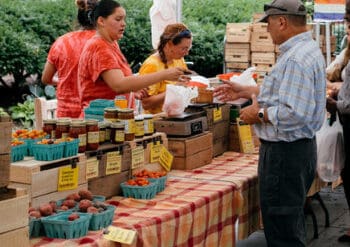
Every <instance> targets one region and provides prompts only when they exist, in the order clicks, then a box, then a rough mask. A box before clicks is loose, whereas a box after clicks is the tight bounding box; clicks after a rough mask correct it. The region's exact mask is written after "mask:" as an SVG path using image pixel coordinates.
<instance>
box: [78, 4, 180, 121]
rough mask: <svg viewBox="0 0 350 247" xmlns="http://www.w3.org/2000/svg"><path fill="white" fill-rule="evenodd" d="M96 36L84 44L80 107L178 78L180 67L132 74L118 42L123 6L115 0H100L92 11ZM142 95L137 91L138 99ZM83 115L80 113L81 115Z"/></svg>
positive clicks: (80, 69) (121, 33)
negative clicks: (146, 73) (150, 72)
mask: <svg viewBox="0 0 350 247" xmlns="http://www.w3.org/2000/svg"><path fill="white" fill-rule="evenodd" d="M92 18H93V21H94V23H95V26H96V30H97V31H96V35H95V36H94V37H93V38H91V39H90V40H89V41H88V42H87V43H86V45H85V47H84V50H83V52H82V54H81V57H80V61H79V69H78V85H79V96H80V101H81V104H82V107H83V108H84V107H87V106H88V105H89V102H90V101H91V100H94V99H114V98H115V96H116V95H119V94H125V93H129V92H132V91H137V90H140V89H143V88H145V87H148V86H149V85H151V84H153V83H156V82H158V81H162V80H178V79H179V77H180V76H181V75H183V74H184V71H183V69H182V68H178V67H176V68H170V69H167V70H163V71H160V72H157V73H153V74H148V75H142V76H133V75H132V71H131V69H130V66H129V64H128V62H127V60H126V58H125V57H124V55H123V53H122V52H121V50H120V48H119V45H118V43H117V41H118V40H120V39H121V38H122V37H123V34H124V31H125V28H126V23H125V18H126V12H125V9H124V8H123V7H122V6H121V5H120V4H119V3H118V2H116V1H114V0H101V1H100V2H99V4H98V5H97V6H96V8H95V9H94V11H93V15H92ZM142 95H143V94H138V95H137V96H138V97H139V98H141V97H142ZM82 115H83V114H82Z"/></svg>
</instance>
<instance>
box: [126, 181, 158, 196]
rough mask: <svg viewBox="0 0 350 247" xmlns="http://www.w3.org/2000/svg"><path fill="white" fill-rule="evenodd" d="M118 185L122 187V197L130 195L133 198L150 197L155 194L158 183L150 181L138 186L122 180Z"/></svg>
mask: <svg viewBox="0 0 350 247" xmlns="http://www.w3.org/2000/svg"><path fill="white" fill-rule="evenodd" d="M120 187H121V188H122V192H123V195H124V197H132V198H135V199H152V198H153V197H155V195H156V194H157V187H158V184H157V183H154V182H153V183H152V182H150V184H149V185H146V186H138V185H128V184H127V183H125V182H124V183H121V184H120Z"/></svg>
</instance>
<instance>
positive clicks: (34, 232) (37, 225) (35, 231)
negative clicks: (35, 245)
mask: <svg viewBox="0 0 350 247" xmlns="http://www.w3.org/2000/svg"><path fill="white" fill-rule="evenodd" d="M40 236H45V230H44V227H43V224H42V223H41V219H40V218H39V219H36V218H30V219H29V237H30V238H36V237H40Z"/></svg>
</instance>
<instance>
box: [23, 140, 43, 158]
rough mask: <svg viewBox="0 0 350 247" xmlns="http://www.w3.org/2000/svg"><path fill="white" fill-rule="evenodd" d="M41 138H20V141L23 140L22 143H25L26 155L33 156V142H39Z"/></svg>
mask: <svg viewBox="0 0 350 247" xmlns="http://www.w3.org/2000/svg"><path fill="white" fill-rule="evenodd" d="M42 139H43V138H36V139H31V138H20V140H21V141H24V143H25V144H26V145H27V153H26V155H28V156H34V153H33V144H35V143H37V142H40V141H41V140H42Z"/></svg>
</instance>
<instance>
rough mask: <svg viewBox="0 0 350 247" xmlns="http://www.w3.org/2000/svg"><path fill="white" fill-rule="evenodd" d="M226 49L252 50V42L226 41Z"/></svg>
mask: <svg viewBox="0 0 350 247" xmlns="http://www.w3.org/2000/svg"><path fill="white" fill-rule="evenodd" d="M225 49H242V50H250V43H235V42H233V43H227V42H226V43H225Z"/></svg>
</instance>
